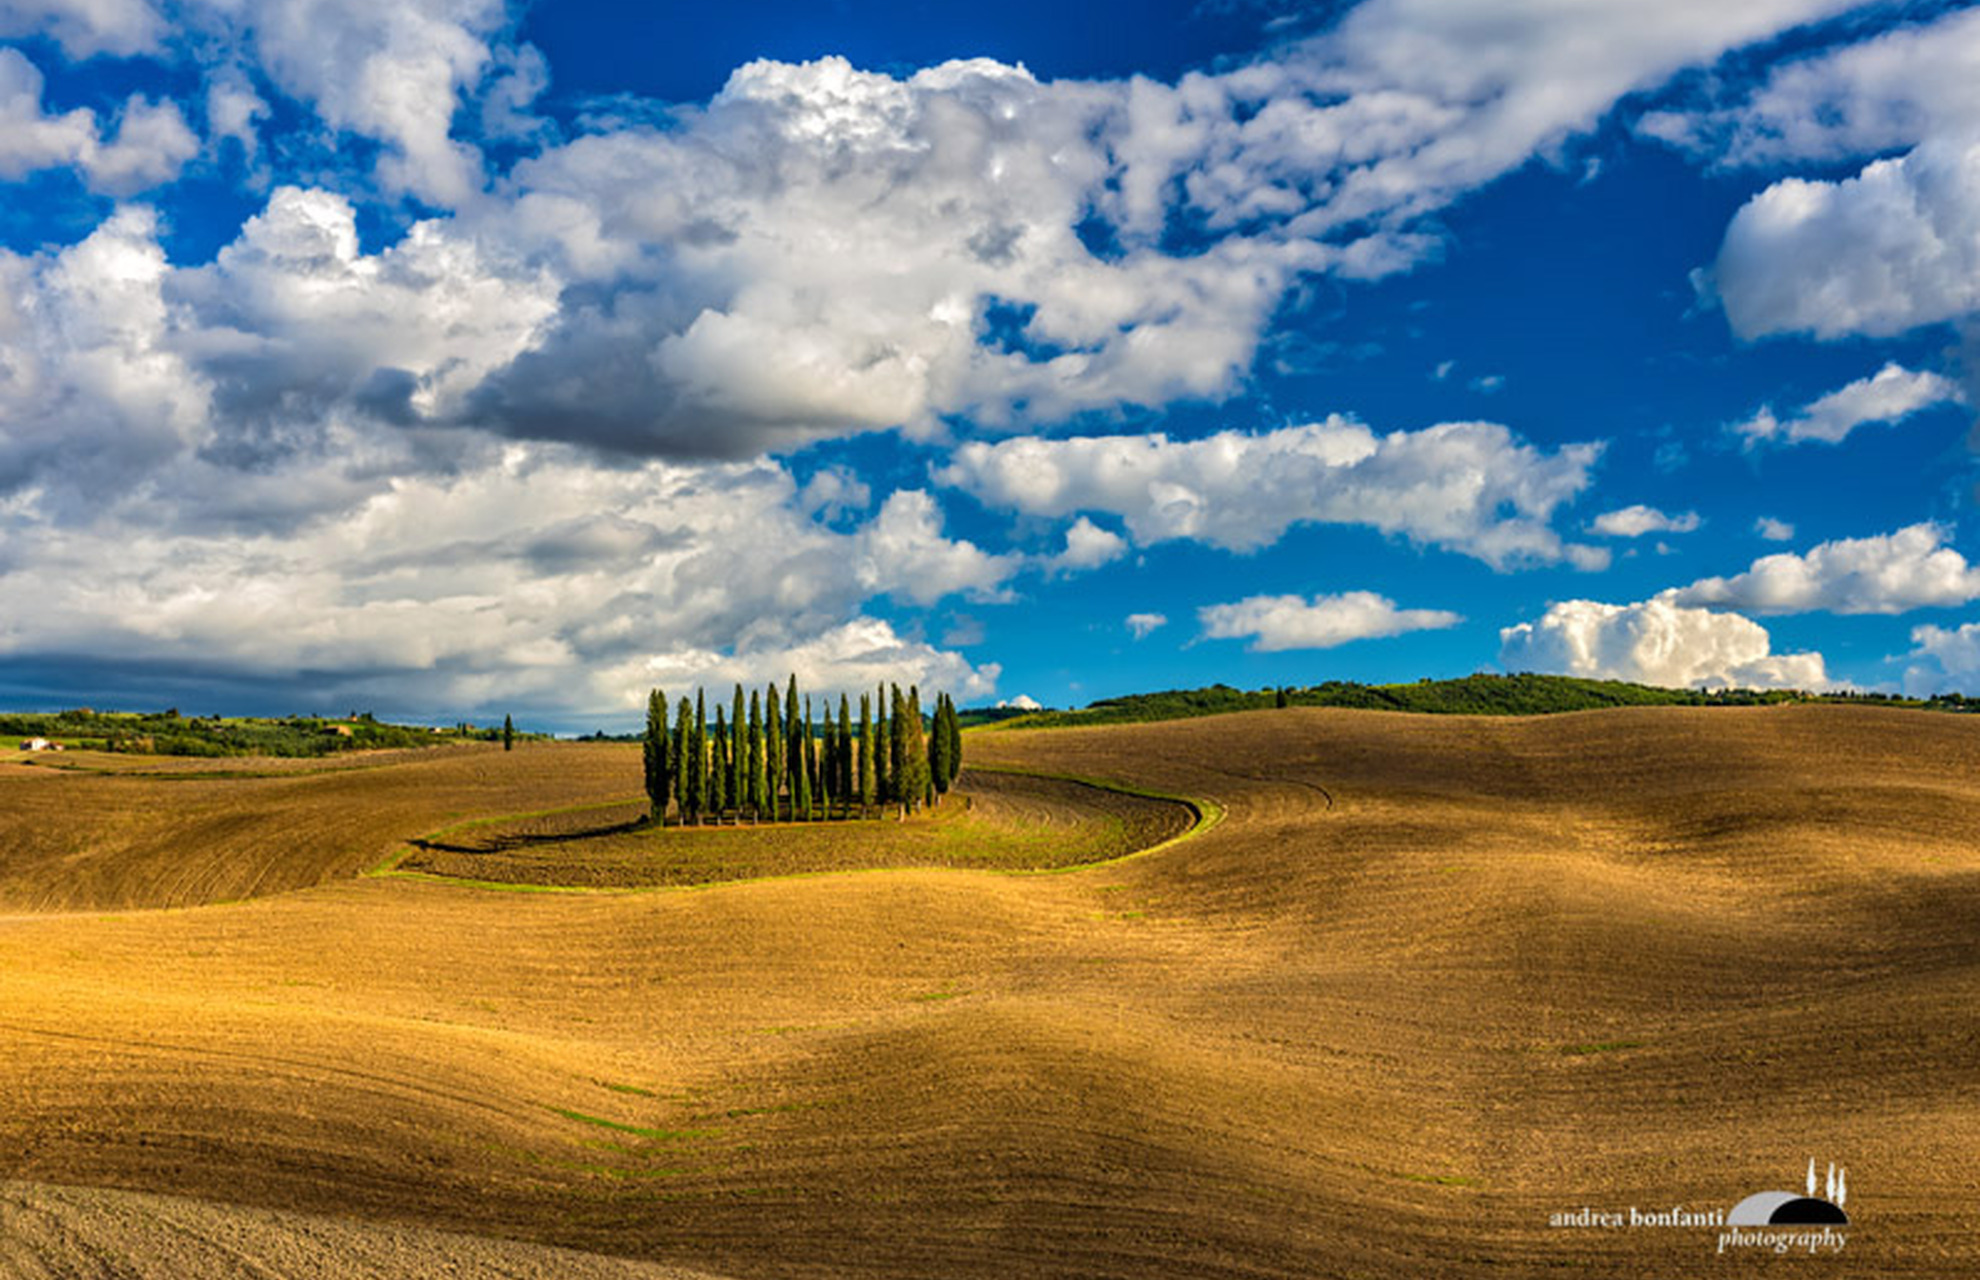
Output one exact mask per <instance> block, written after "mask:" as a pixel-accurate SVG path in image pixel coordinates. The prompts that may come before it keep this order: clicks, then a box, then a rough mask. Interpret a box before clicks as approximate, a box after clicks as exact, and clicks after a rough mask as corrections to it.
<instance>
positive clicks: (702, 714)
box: [688, 688, 708, 822]
mask: <svg viewBox="0 0 1980 1280" xmlns="http://www.w3.org/2000/svg"><path fill="white" fill-rule="evenodd" d="M688 772H689V773H690V774H692V775H693V776H692V777H690V778H689V779H688V799H689V800H690V801H691V802H692V803H693V805H694V820H695V821H696V822H700V821H701V815H702V814H703V813H704V812H706V811H707V809H708V696H707V694H706V693H704V692H703V691H702V690H701V689H699V688H697V689H696V690H695V691H694V746H693V748H692V749H690V750H689V751H688Z"/></svg>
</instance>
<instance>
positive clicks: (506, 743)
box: [502, 716, 516, 751]
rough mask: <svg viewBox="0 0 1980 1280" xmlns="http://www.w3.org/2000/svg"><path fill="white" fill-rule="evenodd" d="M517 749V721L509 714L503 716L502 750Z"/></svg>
mask: <svg viewBox="0 0 1980 1280" xmlns="http://www.w3.org/2000/svg"><path fill="white" fill-rule="evenodd" d="M515 749H516V722H515V721H514V720H512V719H510V718H509V717H508V716H503V717H502V750H504V751H514V750H515Z"/></svg>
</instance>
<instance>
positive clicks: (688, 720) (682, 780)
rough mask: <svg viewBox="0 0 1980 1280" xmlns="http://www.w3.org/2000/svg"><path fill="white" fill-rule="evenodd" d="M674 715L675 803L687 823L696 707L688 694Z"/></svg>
mask: <svg viewBox="0 0 1980 1280" xmlns="http://www.w3.org/2000/svg"><path fill="white" fill-rule="evenodd" d="M676 712H677V713H676V715H675V716H674V752H673V755H674V777H673V784H674V805H675V808H676V809H677V810H678V812H679V813H680V815H681V823H682V824H683V825H686V823H687V816H688V798H687V793H688V786H687V772H688V763H687V761H688V749H689V748H690V747H692V746H693V745H694V708H693V707H691V706H689V705H688V700H687V695H685V694H683V695H682V696H681V705H680V706H679V707H678V708H677V709H676Z"/></svg>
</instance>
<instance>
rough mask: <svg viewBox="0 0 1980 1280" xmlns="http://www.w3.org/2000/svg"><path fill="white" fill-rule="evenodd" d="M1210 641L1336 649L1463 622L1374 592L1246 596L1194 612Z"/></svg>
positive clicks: (1275, 648) (1261, 648)
mask: <svg viewBox="0 0 1980 1280" xmlns="http://www.w3.org/2000/svg"><path fill="white" fill-rule="evenodd" d="M1196 616H1197V621H1198V622H1200V623H1201V624H1202V626H1203V634H1204V636H1205V637H1206V638H1207V639H1211V640H1228V639H1235V638H1239V637H1244V636H1250V637H1252V643H1251V645H1250V648H1251V649H1252V650H1253V651H1254V652H1258V653H1277V652H1279V651H1281V650H1285V649H1332V648H1335V647H1337V646H1339V645H1344V644H1347V643H1348V642H1350V641H1353V640H1369V639H1374V638H1376V637H1380V636H1398V635H1403V634H1405V633H1406V632H1410V631H1430V630H1437V629H1440V628H1443V627H1454V626H1456V625H1457V624H1458V623H1459V622H1462V621H1463V619H1462V618H1460V617H1459V616H1458V615H1457V614H1455V613H1450V612H1447V611H1445V610H1443V609H1398V608H1396V602H1395V601H1393V600H1390V599H1389V598H1387V597H1386V596H1380V595H1377V594H1375V593H1374V592H1372V591H1345V592H1342V593H1340V594H1339V595H1319V596H1315V597H1313V598H1312V599H1311V600H1308V599H1305V598H1304V597H1301V596H1248V597H1246V598H1245V599H1243V600H1237V601H1233V602H1232V603H1230V604H1213V605H1206V606H1204V607H1203V608H1201V609H1198V610H1197V611H1196Z"/></svg>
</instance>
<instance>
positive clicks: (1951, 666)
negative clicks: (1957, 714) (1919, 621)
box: [1904, 622, 1980, 698]
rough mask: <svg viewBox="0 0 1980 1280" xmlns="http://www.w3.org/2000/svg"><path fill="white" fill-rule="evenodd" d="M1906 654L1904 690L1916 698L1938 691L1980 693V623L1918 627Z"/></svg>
mask: <svg viewBox="0 0 1980 1280" xmlns="http://www.w3.org/2000/svg"><path fill="white" fill-rule="evenodd" d="M1911 643H1912V646H1913V647H1912V650H1911V652H1910V653H1909V654H1907V655H1906V657H1907V658H1908V659H1909V660H1910V662H1911V665H1910V666H1908V667H1906V668H1905V672H1904V691H1905V692H1906V693H1908V694H1910V695H1911V696H1912V697H1914V698H1929V697H1931V696H1932V695H1933V694H1935V693H1965V694H1980V622H1968V623H1965V624H1964V625H1962V626H1958V627H1953V628H1946V627H1934V626H1929V625H1927V626H1922V627H1914V628H1912V632H1911Z"/></svg>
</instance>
